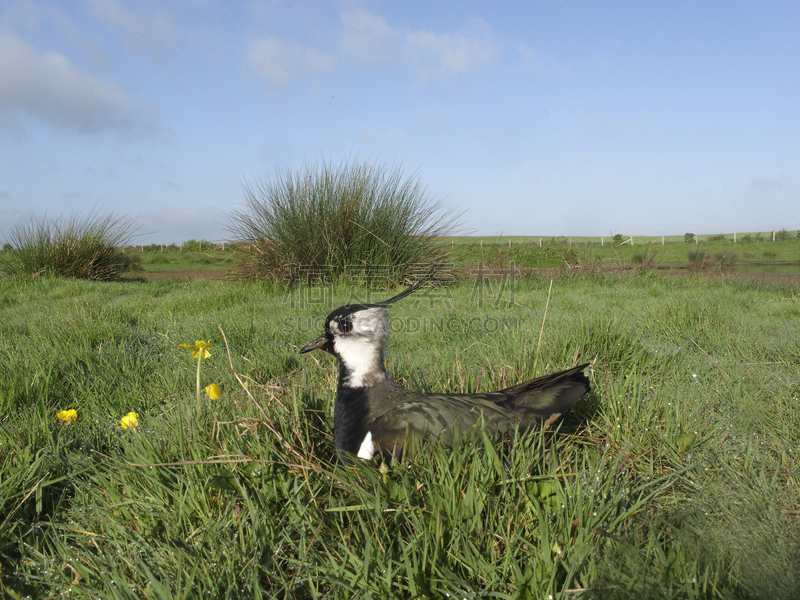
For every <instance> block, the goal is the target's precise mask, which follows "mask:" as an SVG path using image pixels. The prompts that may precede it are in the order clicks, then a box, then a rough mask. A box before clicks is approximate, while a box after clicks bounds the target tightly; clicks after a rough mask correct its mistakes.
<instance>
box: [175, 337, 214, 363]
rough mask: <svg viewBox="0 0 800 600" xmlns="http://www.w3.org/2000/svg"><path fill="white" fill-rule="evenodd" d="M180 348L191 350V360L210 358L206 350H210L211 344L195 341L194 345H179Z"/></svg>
mask: <svg viewBox="0 0 800 600" xmlns="http://www.w3.org/2000/svg"><path fill="white" fill-rule="evenodd" d="M179 345H180V347H181V348H191V349H192V358H199V357H201V356H202V357H203V358H204V359H205V358H208V357H209V356H211V352H209V351H208V348H211V342H204V341H203V340H195V341H194V344H179Z"/></svg>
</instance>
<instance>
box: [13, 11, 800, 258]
mask: <svg viewBox="0 0 800 600" xmlns="http://www.w3.org/2000/svg"><path fill="white" fill-rule="evenodd" d="M799 109H800V1H798V0H776V1H772V2H771V1H765V2H736V1H734V2H731V1H724V2H723V1H714V0H695V1H676V2H658V3H653V2H597V1H589V0H583V1H575V0H563V1H554V2H507V3H497V2H480V1H470V0H464V1H454V2H450V1H443V2H416V1H408V2H359V1H349V0H335V1H330V0H320V1H316V0H308V1H303V2H297V1H295V2H290V1H280V0H275V1H265V2H254V1H251V0H238V1H231V0H223V1H215V0H195V1H189V0H184V1H176V2H162V1H151V0H140V1H138V2H131V1H128V0H72V1H71V2H57V1H43V0H42V1H39V0H5V1H3V0H0V173H2V177H0V241H2V240H4V239H6V238H7V236H8V232H9V227H10V226H11V225H12V224H14V223H24V222H26V221H27V219H28V218H29V217H30V215H31V214H34V215H36V216H42V215H47V216H48V217H52V218H55V217H59V216H65V217H67V216H69V215H72V214H88V213H90V212H91V211H92V210H95V211H96V212H99V213H108V212H112V211H113V212H115V213H117V214H119V215H127V216H128V217H130V218H132V219H133V220H134V222H135V223H136V224H137V225H138V226H139V227H140V229H139V232H140V237H139V239H140V241H141V242H142V243H151V242H152V243H172V242H181V241H185V240H188V239H201V238H204V239H209V240H213V241H223V240H226V239H228V238H229V237H230V234H229V232H228V231H227V229H226V227H227V225H228V224H229V220H228V215H229V214H231V212H232V211H235V210H237V209H241V208H242V202H243V193H242V183H243V182H246V181H250V182H252V181H255V180H256V179H258V178H264V177H267V178H269V177H273V176H274V175H275V173H276V172H279V171H284V170H285V169H287V168H288V169H297V168H300V167H302V166H303V164H304V163H305V164H314V163H316V162H319V161H321V160H324V161H326V162H331V161H332V162H334V163H336V162H339V161H342V160H347V159H352V158H353V157H357V158H358V159H360V160H366V161H374V162H381V163H388V164H390V165H391V164H399V165H402V167H403V168H404V169H405V171H406V172H407V173H408V174H409V175H410V174H413V173H416V174H417V175H418V176H419V178H420V180H421V181H422V182H423V183H424V184H426V185H427V189H428V193H429V194H430V196H431V197H432V198H433V199H436V200H443V201H444V202H445V203H447V204H448V205H450V206H452V207H454V208H457V209H459V210H463V211H465V213H464V219H463V220H464V223H465V224H466V225H467V226H468V227H470V228H471V229H472V231H473V232H474V233H476V234H483V235H498V234H505V235H544V236H558V235H567V236H568V235H575V236H579V235H609V234H612V233H621V234H624V235H630V234H632V235H670V234H683V233H685V232H687V231H690V232H694V233H719V232H733V231H739V232H743V231H758V230H772V229H781V228H786V229H790V230H792V229H800V110H799Z"/></svg>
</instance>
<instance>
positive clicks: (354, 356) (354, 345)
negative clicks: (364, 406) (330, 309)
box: [331, 308, 389, 387]
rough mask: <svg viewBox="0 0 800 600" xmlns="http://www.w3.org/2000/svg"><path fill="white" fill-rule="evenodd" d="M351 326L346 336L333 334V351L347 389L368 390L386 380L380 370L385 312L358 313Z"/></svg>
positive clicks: (386, 333) (386, 325)
mask: <svg viewBox="0 0 800 600" xmlns="http://www.w3.org/2000/svg"><path fill="white" fill-rule="evenodd" d="M352 324H353V329H352V330H351V331H350V332H349V333H335V334H334V338H333V347H334V349H335V350H336V353H337V354H338V356H339V360H341V361H342V363H343V365H344V367H345V369H346V370H347V380H346V383H347V385H348V386H350V387H369V386H371V385H374V384H375V383H377V382H379V381H382V380H384V379H386V378H387V377H388V375H387V374H386V371H385V370H384V366H383V361H384V348H385V347H386V340H387V339H388V338H389V322H388V319H387V318H386V311H384V310H383V309H382V308H371V309H366V310H362V311H359V312H357V313H355V314H354V315H353V317H352ZM331 326H333V323H332V324H331Z"/></svg>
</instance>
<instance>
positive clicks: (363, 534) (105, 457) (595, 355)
mask: <svg viewBox="0 0 800 600" xmlns="http://www.w3.org/2000/svg"><path fill="white" fill-rule="evenodd" d="M485 283H486V284H487V287H485V288H484V289H478V288H477V287H476V286H475V285H472V284H470V283H469V282H467V283H462V284H460V285H458V286H456V287H453V288H449V289H448V290H446V292H445V293H443V294H441V295H439V296H436V297H432V296H430V295H427V294H425V293H423V292H420V293H418V294H417V295H416V296H413V297H411V298H409V299H407V300H405V301H404V302H401V303H398V304H397V305H396V306H393V307H392V309H391V315H392V321H393V327H394V330H395V332H394V333H393V335H392V338H391V340H390V348H389V353H388V354H389V364H388V368H389V371H390V372H391V373H392V374H393V376H394V377H395V379H396V380H398V381H399V382H401V383H402V384H404V385H406V386H409V387H412V388H415V389H419V390H423V391H453V392H462V391H472V390H476V389H479V390H487V389H490V388H498V387H503V386H506V385H510V384H512V383H515V382H517V381H519V380H521V379H525V378H530V377H533V376H536V375H541V374H543V373H544V372H545V371H550V370H555V369H560V368H565V367H568V366H570V365H572V364H573V363H574V362H575V361H576V360H577V361H584V360H594V364H593V367H592V369H591V379H592V385H593V388H594V389H593V391H592V392H591V393H590V394H589V395H588V396H587V397H586V398H585V399H584V400H582V401H581V402H580V403H579V404H578V405H577V406H576V407H575V408H574V409H573V410H572V411H570V413H568V414H567V415H566V416H565V417H564V418H563V419H562V421H561V423H560V429H559V430H558V431H554V432H547V433H545V434H541V433H530V434H527V435H525V436H522V437H520V438H518V439H517V440H515V441H514V443H511V444H493V443H492V442H491V441H490V440H487V439H485V438H484V437H483V436H482V435H481V434H480V432H476V434H475V436H474V438H472V439H466V440H464V441H463V443H462V444H461V445H459V446H458V447H457V448H456V449H455V450H454V451H452V452H450V451H448V450H446V449H444V448H441V447H439V446H438V445H437V444H435V443H429V444H424V445H423V446H422V447H421V448H420V449H418V450H417V452H416V453H415V454H414V455H413V456H412V457H411V458H410V459H409V460H406V461H405V462H402V463H398V464H394V465H392V466H391V468H390V470H389V472H388V473H387V474H385V475H384V474H382V473H381V472H380V470H379V469H378V466H379V464H378V462H377V460H376V461H375V462H371V463H360V464H358V465H356V466H355V467H352V468H341V467H337V466H336V465H335V464H333V462H332V461H333V460H334V455H335V452H334V448H333V442H332V435H331V426H332V413H331V409H332V406H331V403H332V398H333V393H334V390H335V378H336V365H335V363H334V361H333V359H332V358H331V357H328V356H324V355H315V356H313V355H312V356H306V357H303V356H299V355H298V354H297V350H298V349H299V347H301V346H302V345H303V344H305V343H306V342H308V341H309V340H310V339H312V338H313V337H315V336H316V335H318V333H319V331H320V330H321V327H322V319H323V318H324V316H325V315H326V314H327V313H328V311H329V310H330V309H331V308H332V307H336V306H338V305H340V304H343V303H344V302H346V301H348V300H351V299H353V294H356V295H358V294H363V292H361V291H358V290H355V291H354V290H351V289H348V288H346V287H343V286H342V287H334V288H329V289H326V290H324V293H321V294H318V293H317V292H319V291H320V290H316V291H314V293H306V292H308V290H302V289H301V290H298V291H296V292H294V293H292V294H288V295H287V294H286V293H285V292H284V290H283V289H281V288H280V287H278V286H270V285H258V284H234V283H230V282H223V281H193V282H175V281H152V282H141V281H128V282H115V283H103V284H101V283H96V282H87V281H76V280H59V279H52V278H39V279H37V280H34V281H31V280H22V279H19V278H6V279H3V280H0V334H2V339H3V340H4V342H5V343H4V344H3V345H2V346H0V568H1V570H0V581H2V586H3V591H4V593H5V594H6V595H7V596H8V597H12V598H17V597H24V596H29V597H31V598H49V597H55V596H58V595H62V594H67V593H68V594H69V596H70V597H76V598H96V597H104V598H143V597H145V598H148V597H149V598H175V597H179V598H188V597H192V598H194V597H203V596H205V597H212V598H218V597H231V598H259V597H261V598H272V597H275V598H295V597H300V598H352V597H362V598H395V597H397V598H414V597H431V598H440V597H445V595H446V594H449V595H450V596H452V597H456V595H457V597H465V598H478V597H493V598H528V597H532V598H547V597H549V596H550V595H552V596H553V597H554V598H576V597H582V598H644V597H646V598H746V597H757V598H795V597H797V596H798V593H799V592H800V587H799V586H800V576H798V575H797V573H798V572H800V532H799V531H798V528H797V526H796V523H797V517H798V514H800V513H798V511H800V488H799V487H798V485H797V482H798V478H799V477H800V463H798V456H797V452H798V450H797V448H798V447H800V433H798V432H800V405H799V404H798V393H799V390H800V298H798V294H797V289H796V288H792V287H782V286H765V285H763V284H755V283H744V282H741V281H735V280H729V279H724V280H723V279H713V280H712V279H705V278H697V277H686V278H661V277H657V276H652V275H647V274H643V275H639V276H635V277H627V276H626V277H622V276H615V275H613V274H612V275H607V276H582V277H574V276H560V277H558V278H557V279H556V280H555V282H554V284H553V289H552V294H551V297H550V301H549V308H548V312H547V319H546V322H545V327H544V335H543V338H542V345H541V347H540V348H538V349H537V340H538V337H539V332H540V329H541V327H542V318H543V313H544V306H545V304H546V302H547V298H548V288H549V284H550V281H549V279H548V280H545V279H536V278H533V279H527V280H522V281H518V282H516V283H515V284H514V285H507V286H500V285H498V284H499V283H500V282H499V281H494V280H492V279H489V280H487V281H486V282H485ZM498 290H500V291H499V292H498ZM371 299H372V300H375V299H377V298H375V297H373V298H371ZM223 331H224V334H225V336H226V338H227V343H228V345H229V348H230V356H229V354H228V352H227V351H226V345H225V339H223V334H222V332H223ZM199 339H202V340H209V341H211V343H212V344H213V346H212V348H211V352H212V355H211V357H210V358H209V359H208V360H205V361H203V363H202V372H201V375H202V380H203V382H202V385H207V384H208V383H211V382H217V383H219V384H220V385H222V386H223V389H224V393H223V396H222V398H221V399H220V400H218V401H214V402H212V401H211V400H209V399H205V400H204V403H203V408H202V410H201V411H200V412H198V411H197V410H196V409H195V406H194V405H195V398H194V390H195V368H196V361H195V360H194V359H192V358H191V357H190V356H189V351H188V350H186V349H182V348H179V347H178V344H179V343H182V342H183V343H190V344H193V343H194V341H195V340H199ZM537 354H538V361H537V360H536V357H537ZM231 362H232V364H233V369H231V366H230V363H231ZM534 363H536V364H537V365H538V366H537V370H536V372H534V367H533V365H534ZM237 377H238V379H241V380H242V381H243V382H246V383H247V386H246V387H245V386H243V385H241V384H240V382H239V381H238V379H237ZM251 396H252V397H251ZM68 408H75V409H77V411H78V419H77V421H76V422H74V423H72V424H64V423H62V422H60V421H59V420H58V419H57V418H56V416H55V415H56V413H57V412H58V411H59V410H63V409H68ZM129 411H135V412H137V413H138V414H139V426H138V427H137V429H135V430H133V431H129V430H128V431H126V430H122V429H120V428H119V424H120V418H121V417H122V416H123V415H125V414H127V413H128V412H129ZM586 589H590V590H591V591H585V592H581V591H580V590H586Z"/></svg>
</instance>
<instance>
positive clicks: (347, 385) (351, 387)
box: [300, 281, 590, 463]
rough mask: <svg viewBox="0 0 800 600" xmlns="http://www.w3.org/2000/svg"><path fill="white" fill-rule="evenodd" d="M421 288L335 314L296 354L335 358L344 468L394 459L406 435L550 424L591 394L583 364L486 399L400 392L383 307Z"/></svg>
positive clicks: (336, 418)
mask: <svg viewBox="0 0 800 600" xmlns="http://www.w3.org/2000/svg"><path fill="white" fill-rule="evenodd" d="M423 283H425V281H421V282H418V283H417V284H415V285H413V286H411V287H409V288H408V289H406V290H405V291H403V292H402V293H400V294H398V295H397V296H394V297H393V298H390V299H389V300H384V301H383V302H378V303H376V304H348V305H346V306H341V307H339V308H337V309H336V310H334V311H333V312H332V313H331V314H329V315H328V317H327V318H326V319H325V333H324V334H323V335H321V336H320V337H318V338H317V339H315V340H314V341H313V342H311V343H309V344H307V345H305V346H304V347H303V348H302V349H301V350H300V353H301V354H304V353H306V352H310V351H311V350H317V349H320V350H325V351H326V352H329V353H330V354H333V355H334V356H335V357H336V358H337V359H338V360H339V381H338V385H337V388H336V399H335V404H334V410H333V424H334V442H335V444H336V448H337V452H338V454H339V457H340V459H341V460H342V461H343V462H345V463H350V462H351V457H352V456H356V457H358V458H361V459H366V460H368V459H370V458H372V457H373V456H374V455H375V454H376V453H378V452H381V453H382V454H384V455H385V456H387V457H389V456H394V457H399V456H400V455H401V453H402V450H403V446H404V444H405V440H406V435H407V432H413V433H415V434H417V435H418V436H421V437H436V438H439V439H441V440H442V441H443V442H444V443H445V444H448V443H451V442H452V441H453V440H454V439H455V438H456V437H457V436H460V435H463V434H464V433H467V432H469V431H470V430H472V429H473V428H474V427H476V426H477V425H478V424H479V423H481V422H482V423H483V424H484V426H485V428H486V431H487V433H489V434H490V435H494V436H506V435H508V434H511V433H513V432H514V431H515V430H516V429H520V430H524V429H528V428H530V427H532V426H534V425H540V426H541V425H549V424H550V423H551V422H552V421H553V420H555V419H556V418H558V417H559V416H560V415H561V414H562V413H564V412H565V411H566V410H567V409H569V408H570V407H571V406H572V405H573V404H575V403H576V402H577V401H578V400H579V399H580V398H581V397H582V396H583V395H584V394H586V393H587V392H588V391H589V389H590V386H589V379H588V378H587V377H586V376H585V375H584V374H583V370H584V369H585V368H586V367H587V366H588V363H587V364H583V365H580V366H578V367H573V368H572V369H567V370H566V371H560V372H558V373H552V374H550V375H545V376H543V377H537V378H536V379H531V380H530V381H526V382H525V383H520V384H518V385H514V386H511V387H509V388H506V389H504V390H499V391H497V392H489V393H484V394H422V393H418V392H413V391H410V390H407V389H405V388H402V387H400V386H399V385H398V384H396V383H395V382H394V381H392V380H391V378H390V377H389V374H388V373H387V372H386V366H385V365H386V341H387V340H388V339H389V319H388V318H387V316H386V308H387V307H388V306H389V305H390V304H392V303H393V302H397V301H398V300H400V299H401V298H405V297H406V296H408V295H409V294H411V293H413V292H415V291H416V290H417V289H419V287H421V285H422V284H423Z"/></svg>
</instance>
